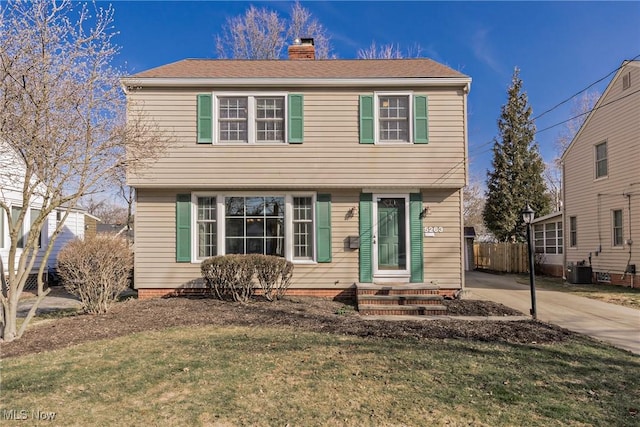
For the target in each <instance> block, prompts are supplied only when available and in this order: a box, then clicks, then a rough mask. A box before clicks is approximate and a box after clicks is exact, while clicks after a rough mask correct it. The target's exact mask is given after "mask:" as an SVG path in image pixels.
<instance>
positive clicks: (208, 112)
mask: <svg viewBox="0 0 640 427" xmlns="http://www.w3.org/2000/svg"><path fill="white" fill-rule="evenodd" d="M212 101H213V98H212V96H211V94H199V95H198V144H211V142H212V141H213V138H212V135H213V103H212Z"/></svg>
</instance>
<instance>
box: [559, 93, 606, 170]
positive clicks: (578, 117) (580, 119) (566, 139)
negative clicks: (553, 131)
mask: <svg viewBox="0 0 640 427" xmlns="http://www.w3.org/2000/svg"><path fill="white" fill-rule="evenodd" d="M598 99H600V92H598V91H592V92H589V91H587V92H584V93H583V94H582V96H581V97H579V98H574V100H573V103H572V105H571V112H570V114H571V117H575V118H574V119H572V120H569V121H568V122H567V123H565V125H564V127H563V128H562V129H561V130H560V133H559V134H558V137H557V138H556V157H557V159H558V160H559V159H560V157H562V154H563V153H564V152H565V150H566V149H567V147H569V144H571V141H573V137H574V136H576V134H577V133H578V131H579V130H580V127H581V126H582V123H584V121H585V120H586V119H587V114H586V113H588V112H589V111H591V109H592V108H593V106H594V105H596V102H598Z"/></svg>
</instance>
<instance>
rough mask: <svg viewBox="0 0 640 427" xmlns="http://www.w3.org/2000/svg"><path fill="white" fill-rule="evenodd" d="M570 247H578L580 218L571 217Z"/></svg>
mask: <svg viewBox="0 0 640 427" xmlns="http://www.w3.org/2000/svg"><path fill="white" fill-rule="evenodd" d="M569 246H571V247H572V248H575V247H576V246H578V217H575V216H570V217H569Z"/></svg>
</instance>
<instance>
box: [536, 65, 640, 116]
mask: <svg viewBox="0 0 640 427" xmlns="http://www.w3.org/2000/svg"><path fill="white" fill-rule="evenodd" d="M638 58H640V54H639V55H636V56H635V57H633V58H631V59H630V61H635V60H636V59H638ZM625 65H626V63H624V62H623V63H622V64H620V66H618V67H617V68H616V69H614V70H613V71H611V72H610V73H609V74H607V75H606V76H604V77H602V78H601V79H599V80H596V81H595V82H593V83H591V84H590V85H589V86H587V87H586V88H584V89H582V90H581V91H579V92H576V93H575V94H573V95H571V96H570V97H569V98H567V99H565V100H564V101H561V102H559V103H558V104H556V105H554V106H553V107H551V108H549V109H548V110H547V111H545V112H543V113H541V114H539V115H537V116H536V117H534V118H533V119H531V120H532V121H534V122H535V121H536V120H538V119H539V118H540V117H542V116H544V115H545V114H547V113H550V112H551V111H553V110H555V109H556V108H558V107H560V106H561V105H564V104H566V103H567V102H569V101H571V100H572V99H573V98H575V97H576V96H578V95H580V94H581V93H582V92H585V91H587V90H589V89H591V88H592V87H593V86H595V85H597V84H598V83H600V82H601V81H603V80H604V79H606V78H608V77H609V76H610V75H612V74H614V73H617V72H618V70H620V69H621V68H622V67H624V66H625ZM578 117H579V116H578Z"/></svg>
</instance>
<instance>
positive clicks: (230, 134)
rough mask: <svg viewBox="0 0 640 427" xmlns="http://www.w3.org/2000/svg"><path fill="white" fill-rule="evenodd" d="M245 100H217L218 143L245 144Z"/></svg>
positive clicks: (246, 112)
mask: <svg viewBox="0 0 640 427" xmlns="http://www.w3.org/2000/svg"><path fill="white" fill-rule="evenodd" d="M247 103H248V102H247V98H218V129H219V134H218V141H219V142H247V141H248V139H247V133H248V132H247V130H248V127H249V126H248V123H247V122H248V118H249V112H248V110H247Z"/></svg>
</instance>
